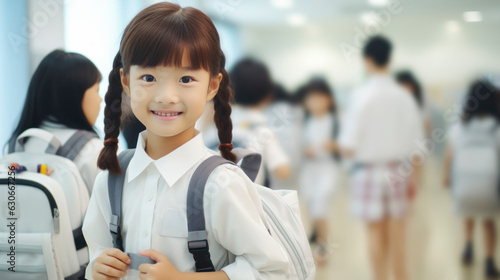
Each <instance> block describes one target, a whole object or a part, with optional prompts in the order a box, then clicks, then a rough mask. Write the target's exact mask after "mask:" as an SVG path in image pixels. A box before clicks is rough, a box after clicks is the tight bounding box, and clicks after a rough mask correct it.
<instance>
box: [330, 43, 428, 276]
mask: <svg viewBox="0 0 500 280" xmlns="http://www.w3.org/2000/svg"><path fill="white" fill-rule="evenodd" d="M391 50H392V44H391V43H390V42H389V41H388V40H387V39H386V38H384V37H382V36H375V37H372V38H370V39H369V40H368V41H367V44H366V45H365V47H364V49H363V55H364V62H365V67H366V71H367V73H368V75H369V79H368V81H367V82H366V83H365V85H363V86H362V87H360V88H359V89H358V90H357V91H355V92H354V94H353V100H352V102H351V104H350V108H348V110H347V113H346V120H345V121H346V122H345V123H344V124H343V126H342V127H343V129H342V132H341V136H340V139H339V143H340V146H341V147H342V149H343V151H342V153H343V155H344V156H345V157H346V158H348V159H349V160H350V161H352V162H354V165H353V166H354V167H353V170H352V171H351V183H352V204H351V210H352V212H353V214H354V216H355V217H357V218H359V219H361V220H362V221H364V222H365V223H366V225H367V233H368V245H369V253H370V259H371V262H372V266H373V269H374V279H376V280H385V279H388V274H389V272H388V271H389V267H390V268H391V271H392V274H393V275H394V278H395V279H398V280H407V279H408V275H407V269H406V267H405V262H406V260H405V254H406V249H405V235H406V234H405V218H406V216H407V199H408V198H407V197H408V193H409V190H411V189H414V188H415V181H416V175H415V174H416V172H412V171H414V169H415V166H416V162H411V161H410V158H409V154H410V153H411V152H412V151H413V150H414V149H416V148H417V147H416V146H415V144H414V143H415V141H416V140H417V139H420V138H422V137H423V131H422V121H421V117H420V113H419V110H418V106H417V102H416V101H415V99H414V98H413V97H411V96H410V95H409V94H408V92H407V91H406V90H404V89H403V88H402V87H401V86H399V85H398V84H397V83H396V81H395V80H394V78H393V77H391V76H390V75H389V73H388V70H389V61H390V54H391ZM412 165H413V166H412ZM401 173H403V174H401Z"/></svg>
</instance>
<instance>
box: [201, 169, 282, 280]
mask: <svg viewBox="0 0 500 280" xmlns="http://www.w3.org/2000/svg"><path fill="white" fill-rule="evenodd" d="M240 172H241V173H240ZM248 184H253V183H252V182H251V181H250V179H248V177H246V176H245V175H244V173H243V171H241V170H239V168H238V167H236V166H230V165H224V166H220V167H218V168H217V169H216V170H215V171H214V172H213V173H212V175H211V176H210V178H209V179H208V181H207V189H206V190H205V198H206V199H205V200H204V201H205V205H204V207H205V209H208V211H209V213H208V215H206V217H207V216H208V217H207V225H210V226H211V230H212V233H213V235H214V238H215V240H216V241H217V242H219V244H221V245H222V246H223V247H224V248H225V249H226V250H228V251H229V252H231V253H232V254H233V255H234V256H235V261H234V262H233V263H231V264H229V265H227V266H225V267H224V268H222V270H223V271H224V272H225V273H226V274H227V275H228V277H229V279H245V280H246V279H286V273H287V269H288V257H287V256H286V254H285V252H284V250H283V249H282V248H281V246H280V245H279V244H278V243H277V242H276V241H275V240H274V239H273V237H272V236H271V235H270V234H269V232H268V231H267V229H266V227H265V225H264V223H263V221H262V219H261V216H260V215H259V208H258V207H262V206H261V205H260V198H259V197H258V194H257V193H256V190H255V189H252V188H253V186H250V185H248ZM256 196H257V197H256ZM256 199H257V200H256ZM256 201H258V202H257V203H256ZM260 209H262V208H260ZM260 213H262V212H260Z"/></svg>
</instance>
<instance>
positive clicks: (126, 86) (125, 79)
mask: <svg viewBox="0 0 500 280" xmlns="http://www.w3.org/2000/svg"><path fill="white" fill-rule="evenodd" d="M120 80H121V82H122V87H123V91H125V93H126V94H127V95H128V96H130V83H129V82H130V81H129V79H128V75H125V74H124V73H123V68H120Z"/></svg>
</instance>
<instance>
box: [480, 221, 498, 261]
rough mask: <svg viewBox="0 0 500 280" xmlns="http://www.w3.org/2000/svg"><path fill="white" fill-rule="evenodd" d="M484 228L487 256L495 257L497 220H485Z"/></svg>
mask: <svg viewBox="0 0 500 280" xmlns="http://www.w3.org/2000/svg"><path fill="white" fill-rule="evenodd" d="M483 230H484V245H485V247H486V248H485V249H486V250H485V251H486V257H487V258H493V257H494V256H495V246H496V228H495V222H494V221H493V220H485V221H483Z"/></svg>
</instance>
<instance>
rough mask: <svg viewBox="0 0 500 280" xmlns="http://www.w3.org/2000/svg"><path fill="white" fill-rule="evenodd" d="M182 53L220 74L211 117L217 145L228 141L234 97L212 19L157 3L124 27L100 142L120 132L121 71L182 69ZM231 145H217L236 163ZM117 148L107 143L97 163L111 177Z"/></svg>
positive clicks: (198, 65) (198, 66) (115, 171)
mask: <svg viewBox="0 0 500 280" xmlns="http://www.w3.org/2000/svg"><path fill="white" fill-rule="evenodd" d="M184 52H186V54H187V56H188V58H189V61H190V63H191V67H193V68H195V69H204V70H207V71H208V72H209V73H210V75H211V76H212V77H215V76H216V75H218V74H219V73H221V74H222V81H221V83H220V85H219V90H218V92H217V94H216V95H215V97H214V109H215V116H214V121H215V125H216V126H217V130H218V135H219V141H220V143H231V141H232V129H233V125H232V123H231V118H230V115H231V106H230V105H229V104H230V102H231V99H232V92H231V87H230V81H229V76H228V74H227V72H226V70H225V69H224V66H225V63H226V59H225V57H224V53H223V52H222V50H221V48H220V40H219V34H218V33H217V30H216V29H215V26H214V24H213V23H212V21H211V20H210V18H209V17H208V16H207V15H205V14H204V13H203V12H201V11H200V10H197V9H195V8H191V7H187V8H181V7H180V6H179V5H176V4H172V3H166V2H161V3H157V4H154V5H151V6H149V7H147V8H145V9H144V10H142V11H141V12H140V13H139V14H137V15H136V16H135V17H134V18H133V19H132V21H131V22H130V23H129V24H128V25H127V27H126V28H125V31H124V33H123V37H122V40H121V43H120V50H119V51H118V53H117V54H116V56H115V59H114V62H113V70H111V72H110V73H109V87H108V91H107V92H106V97H105V101H106V108H105V109H104V132H105V137H104V139H105V140H107V139H110V138H117V137H118V135H119V133H120V122H121V115H122V111H121V101H122V91H123V88H122V84H121V81H120V69H121V68H123V72H124V74H128V72H129V70H130V66H132V65H139V66H141V67H155V66H159V65H162V66H174V67H181V66H182V56H183V54H184ZM228 146H230V145H223V146H220V147H221V148H220V150H221V154H222V156H223V157H224V158H226V159H228V160H231V161H233V162H234V161H235V160H236V156H235V155H234V153H232V152H231V148H230V147H228ZM117 149H118V145H117V143H115V142H112V141H108V142H105V145H104V148H103V149H102V151H101V153H100V155H99V159H98V161H97V165H98V166H99V168H101V169H103V170H106V169H107V170H109V172H110V173H113V174H118V173H121V168H120V165H119V163H118V159H117V155H116V152H117Z"/></svg>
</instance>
